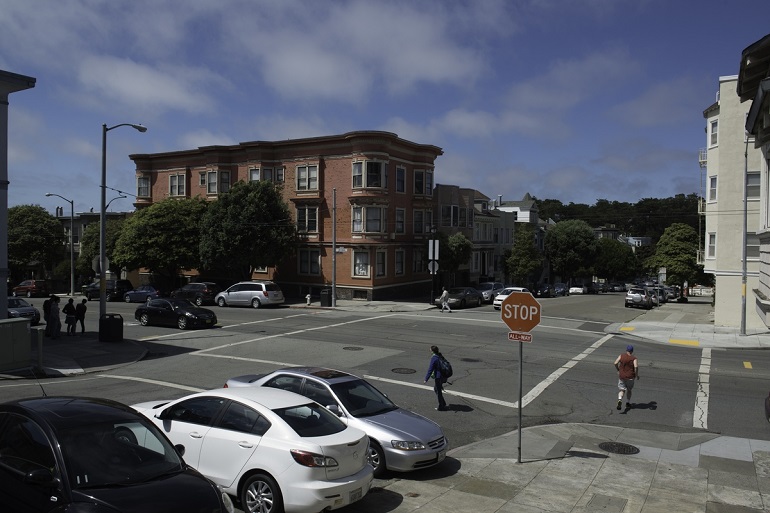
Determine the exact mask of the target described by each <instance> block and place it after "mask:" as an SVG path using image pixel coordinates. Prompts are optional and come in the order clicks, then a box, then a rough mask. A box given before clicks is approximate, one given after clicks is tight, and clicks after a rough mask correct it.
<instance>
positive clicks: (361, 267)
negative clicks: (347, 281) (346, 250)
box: [351, 250, 371, 278]
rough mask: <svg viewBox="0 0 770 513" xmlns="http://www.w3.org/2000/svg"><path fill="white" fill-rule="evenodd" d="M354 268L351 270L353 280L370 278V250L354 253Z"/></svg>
mask: <svg viewBox="0 0 770 513" xmlns="http://www.w3.org/2000/svg"><path fill="white" fill-rule="evenodd" d="M352 262H353V268H352V269H351V272H352V277H353V278H368V277H369V276H370V274H371V265H370V264H369V250H363V251H355V250H354V251H353V260H352Z"/></svg>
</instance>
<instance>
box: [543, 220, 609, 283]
mask: <svg viewBox="0 0 770 513" xmlns="http://www.w3.org/2000/svg"><path fill="white" fill-rule="evenodd" d="M545 255H546V257H547V258H548V260H549V262H550V263H551V268H552V269H553V270H554V272H555V273H556V274H559V275H561V277H562V279H564V280H572V279H574V278H578V277H581V276H587V275H591V274H593V269H592V265H593V261H594V256H595V255H596V237H594V231H593V229H592V228H591V227H590V226H589V225H588V223H586V222H585V221H580V220H578V219H573V220H569V221H561V222H559V223H556V224H555V225H553V226H551V227H550V228H549V229H548V230H547V231H546V232H545Z"/></svg>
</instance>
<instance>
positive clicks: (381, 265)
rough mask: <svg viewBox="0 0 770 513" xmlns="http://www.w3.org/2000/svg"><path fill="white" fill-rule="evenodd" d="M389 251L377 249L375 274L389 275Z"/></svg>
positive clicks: (378, 275)
mask: <svg viewBox="0 0 770 513" xmlns="http://www.w3.org/2000/svg"><path fill="white" fill-rule="evenodd" d="M387 266H388V253H387V252H386V251H377V252H376V253H375V255H374V276H375V277H376V278H384V277H385V276H387V269H388V267H387Z"/></svg>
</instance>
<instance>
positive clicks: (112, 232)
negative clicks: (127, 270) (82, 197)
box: [75, 219, 126, 276]
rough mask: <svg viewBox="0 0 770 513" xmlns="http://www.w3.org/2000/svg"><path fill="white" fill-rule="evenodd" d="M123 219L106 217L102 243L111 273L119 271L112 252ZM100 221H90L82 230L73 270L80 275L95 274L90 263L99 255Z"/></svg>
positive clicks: (119, 268) (121, 229)
mask: <svg viewBox="0 0 770 513" xmlns="http://www.w3.org/2000/svg"><path fill="white" fill-rule="evenodd" d="M125 222H126V220H125V219H108V220H107V225H106V226H105V228H104V232H105V235H106V238H105V244H104V253H105V255H106V256H107V260H109V262H110V265H109V269H110V271H112V272H113V273H119V272H120V270H121V267H120V266H118V265H116V264H115V262H114V259H113V258H112V254H113V253H114V252H115V243H116V242H117V240H118V237H120V234H121V233H122V232H123V224H124V223H125ZM100 232H101V229H100V223H91V224H89V225H88V226H86V227H85V229H84V230H83V235H81V236H80V254H79V255H78V259H77V262H75V272H76V274H78V275H82V276H95V275H96V273H95V272H94V270H93V267H92V264H93V261H94V258H96V257H98V256H99V253H100V248H99V236H100Z"/></svg>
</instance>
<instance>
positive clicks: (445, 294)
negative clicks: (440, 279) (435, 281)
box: [440, 287, 452, 313]
mask: <svg viewBox="0 0 770 513" xmlns="http://www.w3.org/2000/svg"><path fill="white" fill-rule="evenodd" d="M441 291H442V292H441V298H440V301H441V313H444V308H446V309H447V310H449V313H452V309H451V308H449V291H448V290H447V289H446V287H442V288H441Z"/></svg>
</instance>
